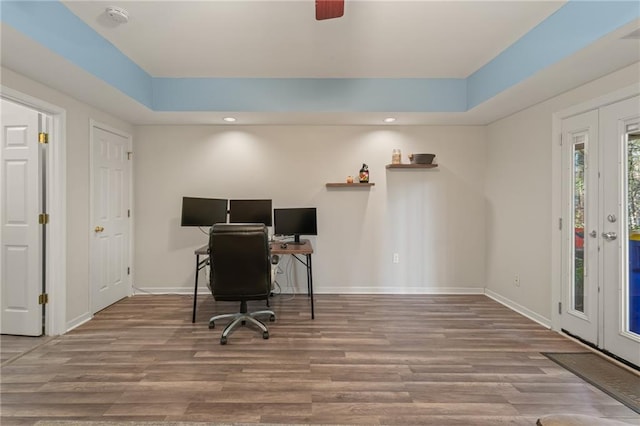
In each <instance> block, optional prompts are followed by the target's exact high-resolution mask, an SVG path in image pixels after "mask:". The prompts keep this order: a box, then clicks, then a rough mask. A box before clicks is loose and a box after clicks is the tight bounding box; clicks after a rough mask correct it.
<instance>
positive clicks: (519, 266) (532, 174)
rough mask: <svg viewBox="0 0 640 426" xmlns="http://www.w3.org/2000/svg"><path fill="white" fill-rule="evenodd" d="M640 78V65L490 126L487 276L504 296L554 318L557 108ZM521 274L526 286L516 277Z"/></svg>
mask: <svg viewBox="0 0 640 426" xmlns="http://www.w3.org/2000/svg"><path fill="white" fill-rule="evenodd" d="M638 81H640V66H639V65H638V64H635V65H632V66H629V67H626V68H624V69H622V70H619V71H617V72H615V73H613V74H610V75H608V76H605V77H603V78H600V79H598V80H595V81H593V82H591V83H588V84H586V85H584V86H581V87H579V88H577V89H574V90H571V91H569V92H567V93H564V94H562V95H560V96H557V97H555V98H552V99H550V100H548V101H546V102H543V103H540V104H538V105H536V106H533V107H531V108H528V109H526V110H524V111H521V112H519V113H517V114H514V115H512V116H510V117H507V118H505V119H502V120H499V121H497V122H495V123H493V124H491V125H489V126H487V141H488V145H487V147H488V149H487V172H486V202H487V204H486V218H487V221H486V232H487V234H486V238H487V246H486V255H487V259H486V268H487V275H486V282H487V292H488V293H489V294H490V295H492V296H494V297H496V298H498V299H499V300H501V301H503V302H505V303H506V304H508V305H511V306H512V307H514V308H517V309H519V310H520V311H521V312H523V313H527V314H530V315H531V316H532V317H534V318H535V319H538V320H539V321H541V322H543V323H546V324H550V322H551V301H552V299H551V290H552V289H551V282H552V276H551V262H552V259H551V256H550V254H551V247H552V235H553V233H554V232H556V230H557V222H556V220H557V217H552V197H553V196H557V190H556V189H557V188H554V185H555V186H558V185H559V182H552V171H553V164H552V150H553V149H554V147H553V145H552V129H551V128H552V115H553V113H555V112H558V111H560V110H563V109H566V108H568V107H571V106H573V105H576V104H578V103H581V102H585V101H588V100H591V99H593V98H596V97H599V96H602V95H605V94H608V93H610V92H613V91H615V90H617V89H620V88H623V87H626V86H629V85H631V84H633V83H637V82H638ZM515 274H519V276H520V286H519V287H517V286H516V285H515V284H514V276H515Z"/></svg>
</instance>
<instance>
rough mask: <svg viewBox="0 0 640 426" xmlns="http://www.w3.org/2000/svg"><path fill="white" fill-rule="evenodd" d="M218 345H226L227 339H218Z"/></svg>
mask: <svg viewBox="0 0 640 426" xmlns="http://www.w3.org/2000/svg"><path fill="white" fill-rule="evenodd" d="M220 344H221V345H226V344H227V338H226V337H221V338H220Z"/></svg>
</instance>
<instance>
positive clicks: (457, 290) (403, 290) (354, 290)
mask: <svg viewBox="0 0 640 426" xmlns="http://www.w3.org/2000/svg"><path fill="white" fill-rule="evenodd" d="M305 290H306V289H305ZM313 292H314V293H315V294H484V288H482V287H399V286H389V287H366V286H362V287H349V288H345V287H343V286H328V287H327V286H323V287H322V289H315V288H314V289H313Z"/></svg>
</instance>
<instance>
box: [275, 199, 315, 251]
mask: <svg viewBox="0 0 640 426" xmlns="http://www.w3.org/2000/svg"><path fill="white" fill-rule="evenodd" d="M273 219H274V229H273V233H274V234H276V235H293V238H294V240H293V244H300V235H318V221H317V217H316V208H315V207H304V208H292V209H274V210H273Z"/></svg>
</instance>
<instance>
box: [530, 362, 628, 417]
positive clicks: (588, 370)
mask: <svg viewBox="0 0 640 426" xmlns="http://www.w3.org/2000/svg"><path fill="white" fill-rule="evenodd" d="M542 355H544V356H546V357H547V358H549V359H550V360H552V361H554V362H556V363H557V364H559V365H560V366H562V367H564V368H566V369H567V370H569V371H571V372H572V373H573V374H575V375H576V376H578V377H580V378H582V379H583V380H585V381H587V382H589V383H591V384H592V385H593V386H595V387H597V388H598V389H600V390H601V391H602V392H604V393H606V394H608V395H609V396H611V397H613V398H615V399H617V400H618V401H620V402H621V403H623V404H624V405H626V406H627V407H629V408H631V409H632V410H633V411H635V412H636V413H640V376H638V375H637V374H635V373H633V372H631V371H629V370H627V369H625V368H622V367H620V366H618V365H616V364H614V363H613V362H610V361H607V360H606V359H604V358H603V357H601V356H599V355H597V354H594V353H590V352H580V353H553V352H542Z"/></svg>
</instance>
